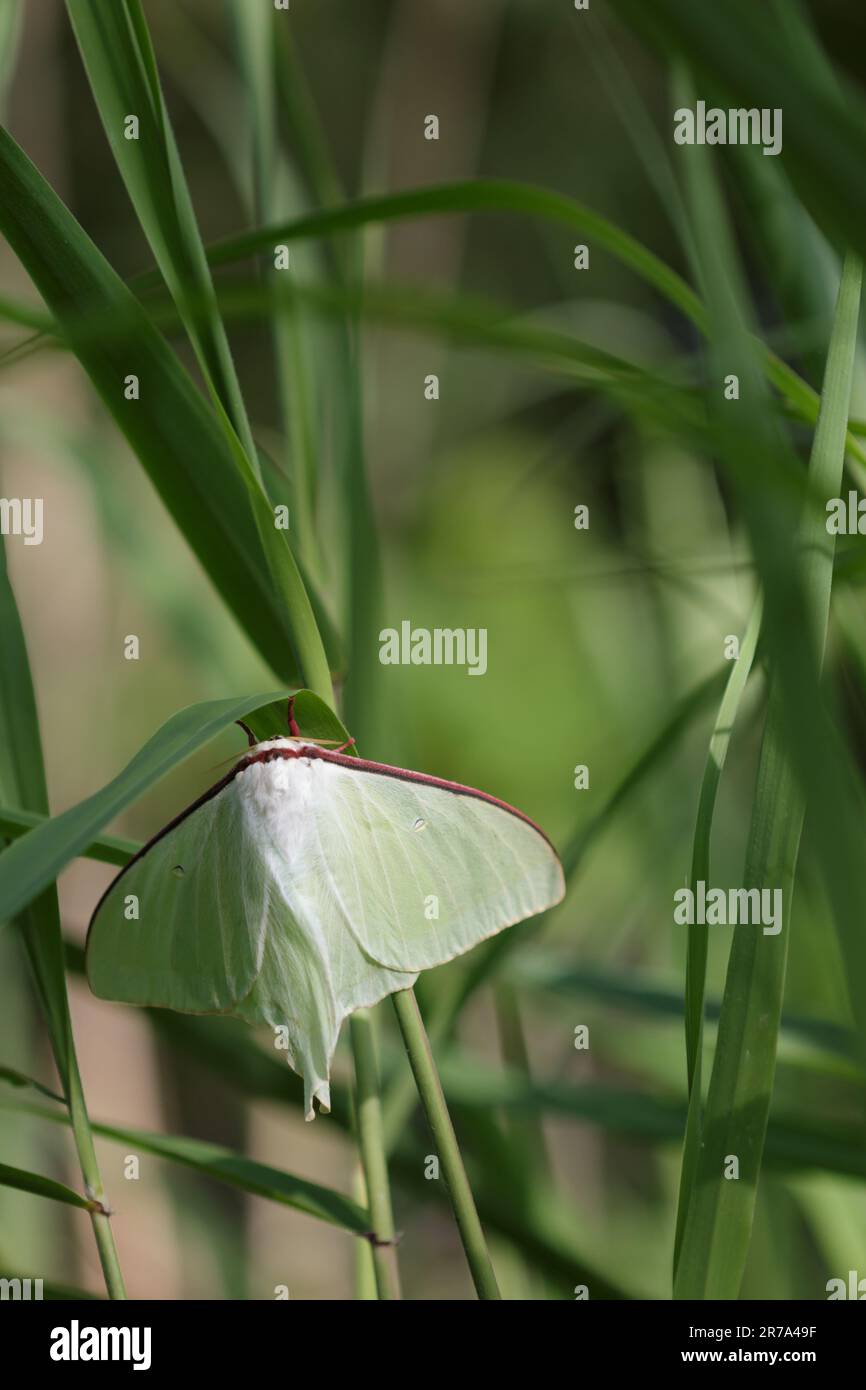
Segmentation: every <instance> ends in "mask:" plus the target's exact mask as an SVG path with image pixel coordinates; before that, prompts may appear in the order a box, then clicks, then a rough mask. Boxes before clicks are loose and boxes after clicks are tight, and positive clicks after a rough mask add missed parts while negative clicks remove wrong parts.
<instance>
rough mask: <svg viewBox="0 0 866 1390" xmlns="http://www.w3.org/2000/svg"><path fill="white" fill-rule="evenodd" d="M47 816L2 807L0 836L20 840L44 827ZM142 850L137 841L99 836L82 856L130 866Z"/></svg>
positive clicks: (104, 862) (11, 807) (102, 862)
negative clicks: (132, 859)
mask: <svg viewBox="0 0 866 1390" xmlns="http://www.w3.org/2000/svg"><path fill="white" fill-rule="evenodd" d="M46 820H47V817H46V816H42V815H39V813H38V812H37V811H24V810H22V809H21V808H20V807H16V806H0V836H2V838H3V839H5V840H20V838H21V836H22V835H27V834H28V833H29V831H31V830H35V829H36V827H37V825H42V824H44V822H45V821H46ZM140 849H141V845H140V844H139V843H138V842H137V841H136V840H125V839H123V838H122V837H121V836H119V835H98V836H97V837H96V838H95V839H94V840H93V841H92V842H91V843H90V844H89V845H88V846H87V848H86V849H85V850H83V851H82V855H83V857H84V858H85V859H95V860H96V861H97V863H100V864H116V865H118V866H122V865H124V864H128V863H129V861H130V859H131V858H132V856H133V855H134V854H135V853H137V851H138V850H140Z"/></svg>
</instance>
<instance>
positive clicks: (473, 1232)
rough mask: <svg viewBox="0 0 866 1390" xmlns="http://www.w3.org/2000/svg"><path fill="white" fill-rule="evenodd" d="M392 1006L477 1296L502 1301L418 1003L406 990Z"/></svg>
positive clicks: (397, 995) (395, 995) (392, 996)
mask: <svg viewBox="0 0 866 1390" xmlns="http://www.w3.org/2000/svg"><path fill="white" fill-rule="evenodd" d="M391 1000H392V1002H393V1004H394V1010H395V1012H396V1014H397V1022H398V1023H399V1025H400V1032H401V1033H402V1034H403V1042H404V1043H405V1045H406V1051H407V1053H408V1054H409V1065H410V1066H411V1068H412V1073H413V1075H414V1077H415V1084H416V1086H417V1087H418V1094H419V1096H420V1097H421V1104H422V1105H423V1107H424V1113H425V1114H426V1116H427V1123H428V1124H429V1126H430V1130H431V1132H432V1135H433V1138H434V1140H435V1142H436V1147H437V1150H438V1153H439V1161H440V1163H441V1164H442V1171H443V1173H444V1175H445V1182H446V1184H447V1186H448V1194H449V1196H450V1198H451V1205H452V1207H453V1209H454V1217H455V1220H456V1221H457V1229H458V1231H459V1232H460V1239H461V1241H462V1242H463V1249H464V1250H465V1251H466V1259H467V1262H468V1264H469V1269H470V1272H471V1274H472V1280H473V1283H474V1284H475V1289H476V1292H477V1294H478V1297H479V1298H482V1299H494V1298H501V1297H502V1295H501V1294H500V1292H499V1285H498V1284H497V1282H496V1275H495V1273H494V1270H493V1264H492V1262H491V1259H490V1254H489V1251H488V1249H487V1242H486V1240H485V1239H484V1232H483V1230H482V1229H481V1222H480V1220H479V1219H478V1212H477V1210H476V1207H475V1199H474V1197H473V1196H472V1189H471V1187H470V1186H469V1179H468V1178H467V1176H466V1169H465V1168H464V1166H463V1159H462V1157H461V1155H460V1148H459V1145H458V1143H457V1135H456V1134H455V1133H454V1126H453V1125H452V1123H451V1116H450V1115H449V1113H448V1106H447V1104H446V1101H445V1094H444V1092H443V1090H442V1083H441V1081H440V1080H439V1073H438V1071H437V1070H436V1063H435V1061H434V1059H433V1053H432V1051H431V1049H430V1041H429V1039H428V1037H427V1031H426V1029H425V1027H424V1020H423V1019H422V1017H421V1011H420V1009H419V1008H418V1001H417V1000H416V998H415V994H414V991H413V990H411V989H401V990H399V991H398V992H397V993H396V994H392V995H391Z"/></svg>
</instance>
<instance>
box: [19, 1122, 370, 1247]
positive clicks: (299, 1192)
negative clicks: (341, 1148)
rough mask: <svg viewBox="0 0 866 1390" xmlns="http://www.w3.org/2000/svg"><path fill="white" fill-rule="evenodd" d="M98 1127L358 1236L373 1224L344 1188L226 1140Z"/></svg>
mask: <svg viewBox="0 0 866 1390" xmlns="http://www.w3.org/2000/svg"><path fill="white" fill-rule="evenodd" d="M0 1105H2V1107H3V1108H4V1109H6V1110H11V1111H16V1112H18V1113H21V1114H27V1115H36V1116H38V1117H39V1118H40V1119H45V1120H50V1121H52V1122H53V1123H55V1124H66V1123H67V1119H66V1116H65V1114H64V1113H63V1112H62V1111H61V1110H48V1109H46V1108H45V1107H44V1106H36V1105H32V1104H30V1103H29V1102H25V1101H0ZM93 1132H94V1134H98V1135H99V1136H100V1138H102V1139H109V1140H111V1141H113V1142H114V1143H117V1144H124V1145H126V1146H127V1147H131V1148H133V1149H140V1150H142V1151H143V1152H144V1153H150V1154H154V1155H156V1157H158V1158H164V1159H166V1160H167V1161H168V1162H169V1163H179V1164H182V1165H183V1166H184V1167H187V1168H192V1169H194V1170H195V1171H196V1172H197V1173H201V1174H202V1176H204V1177H209V1178H213V1179H214V1180H215V1181H216V1182H222V1183H227V1184H228V1185H229V1186H230V1187H235V1188H238V1189H239V1190H240V1191H241V1192H248V1193H250V1194H251V1195H252V1196H255V1197H265V1198H267V1200H268V1201H271V1202H279V1203H281V1204H282V1205H283V1206H287V1207H294V1209H295V1210H296V1211H301V1212H304V1214H305V1215H307V1216H313V1217H315V1218H316V1219H317V1220H319V1221H326V1222H328V1223H329V1224H330V1225H332V1226H338V1227H340V1229H341V1230H344V1231H349V1232H351V1234H352V1235H359V1236H363V1235H366V1234H367V1233H368V1231H369V1229H370V1219H369V1217H368V1215H367V1213H366V1212H365V1211H364V1209H363V1208H362V1207H359V1206H358V1204H357V1203H356V1202H353V1201H352V1200H351V1199H350V1198H349V1197H344V1196H343V1194H342V1193H340V1192H337V1191H335V1190H334V1189H333V1188H330V1187H323V1186H322V1185H321V1184H320V1183H316V1182H310V1181H309V1180H308V1179H306V1178H299V1177H296V1176H295V1174H294V1173H287V1172H285V1171H284V1170H283V1169H281V1168H273V1167H271V1166H270V1165H269V1164H266V1163H258V1162H256V1160H255V1159H251V1158H245V1157H244V1156H243V1155H242V1154H238V1153H235V1152H234V1151H233V1150H232V1149H229V1148H225V1147H223V1145H221V1144H210V1143H207V1142H205V1141H204V1140H201V1139H188V1138H185V1137H180V1136H174V1135H166V1134H152V1133H150V1132H149V1131H147V1130H139V1129H127V1128H126V1127H125V1126H120V1125H105V1124H95V1125H94V1126H93ZM0 1171H2V1170H0ZM74 1195H75V1194H73V1196H74Z"/></svg>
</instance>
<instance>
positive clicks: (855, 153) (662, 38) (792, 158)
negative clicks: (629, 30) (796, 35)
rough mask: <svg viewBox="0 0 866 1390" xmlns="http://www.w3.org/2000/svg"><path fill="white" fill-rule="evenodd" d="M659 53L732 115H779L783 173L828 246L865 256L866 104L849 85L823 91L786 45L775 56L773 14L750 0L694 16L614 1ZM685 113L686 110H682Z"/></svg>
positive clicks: (691, 11)
mask: <svg viewBox="0 0 866 1390" xmlns="http://www.w3.org/2000/svg"><path fill="white" fill-rule="evenodd" d="M615 6H616V8H617V9H618V10H619V11H621V12H622V13H623V14H624V15H625V17H626V18H627V19H628V20H629V21H630V22H631V23H632V24H633V25H634V26H635V28H637V29H638V30H639V32H641V33H643V34H645V35H647V36H648V37H650V38H651V40H652V41H653V42H654V43H656V44H657V45H658V46H659V47H660V48H661V50H662V51H663V52H664V54H665V56H666V57H667V58H670V56H671V55H672V54H673V53H679V54H680V55H681V56H682V57H683V58H685V59H686V60H687V61H688V62H689V64H690V66H691V67H693V68H694V69H696V70H697V71H699V72H700V73H701V76H702V78H703V79H704V80H705V82H707V83H708V84H709V86H710V89H711V90H716V89H718V88H719V87H721V88H722V89H723V92H724V95H725V96H726V97H728V98H731V99H732V100H731V101H730V105H732V106H736V107H747V108H749V107H757V108H759V109H761V108H769V109H771V110H772V109H780V110H782V111H783V113H784V123H783V131H784V135H783V149H784V161H785V168H786V170H787V172H788V173H789V174H790V175H791V177H792V179H793V181H794V183H795V185H796V187H797V189H798V191H799V193H800V195H801V197H802V199H803V202H804V203H805V204H806V206H807V207H808V208H809V210H810V211H811V212H812V215H813V217H814V218H815V221H816V222H817V223H818V224H819V225H820V226H821V227H823V228H824V230H825V231H826V232H827V234H828V235H829V236H830V237H831V239H833V240H834V241H836V240H838V241H841V243H842V244H843V245H846V246H850V247H852V249H855V250H858V251H860V252H861V254H866V190H864V188H863V182H862V179H861V177H860V170H861V168H862V163H863V149H864V146H866V102H864V100H863V97H862V94H861V92H860V91H859V90H858V88H857V87H855V86H854V84H853V83H851V82H849V81H847V80H846V79H844V78H842V77H841V75H838V74H837V75H836V81H835V83H834V82H832V81H831V82H828V80H827V77H826V73H825V70H824V67H823V64H821V63H820V62H819V61H815V60H810V57H809V55H808V53H806V52H805V49H804V44H805V42H806V35H805V34H804V33H802V32H801V35H800V51H799V52H797V51H796V50H795V49H794V48H793V47H792V46H791V44H790V43H787V44H786V46H785V50H784V56H783V57H782V56H780V37H779V25H778V22H777V20H776V18H775V16H774V14H773V12H772V7H770V6H767V5H756V4H754V3H753V0H728V3H726V4H725V5H724V6H707V5H701V6H697V5H695V4H693V3H692V0H657V2H656V3H653V4H652V5H646V4H644V3H643V0H615ZM685 104H688V103H685Z"/></svg>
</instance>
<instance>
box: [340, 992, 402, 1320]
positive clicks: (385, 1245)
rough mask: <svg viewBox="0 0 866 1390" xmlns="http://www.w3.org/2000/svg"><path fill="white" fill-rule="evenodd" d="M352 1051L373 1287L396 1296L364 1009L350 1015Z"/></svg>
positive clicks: (375, 1079)
mask: <svg viewBox="0 0 866 1390" xmlns="http://www.w3.org/2000/svg"><path fill="white" fill-rule="evenodd" d="M350 1027H351V1034H352V1052H353V1055H354V1058H355V1094H356V1112H357V1125H358V1145H359V1148H360V1151H361V1161H362V1163H363V1167H364V1179H365V1186H366V1189H367V1205H368V1208H369V1211H370V1221H371V1224H372V1230H371V1237H372V1239H371V1244H372V1251H373V1266H374V1269H375V1272H376V1288H377V1290H378V1294H379V1298H380V1299H388V1300H393V1299H398V1298H399V1297H400V1272H399V1269H398V1267H397V1250H396V1246H395V1243H394V1239H395V1237H394V1214H393V1211H392V1209H391V1192H390V1188H389V1183H388V1161H387V1159H386V1157H385V1140H384V1132H383V1127H382V1101H381V1097H380V1094H379V1069H378V1065H377V1062H376V1040H375V1036H374V1032H373V1019H372V1017H371V1015H370V1011H369V1010H368V1009H358V1011H357V1012H356V1013H354V1014H352V1018H351V1022H350Z"/></svg>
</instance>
